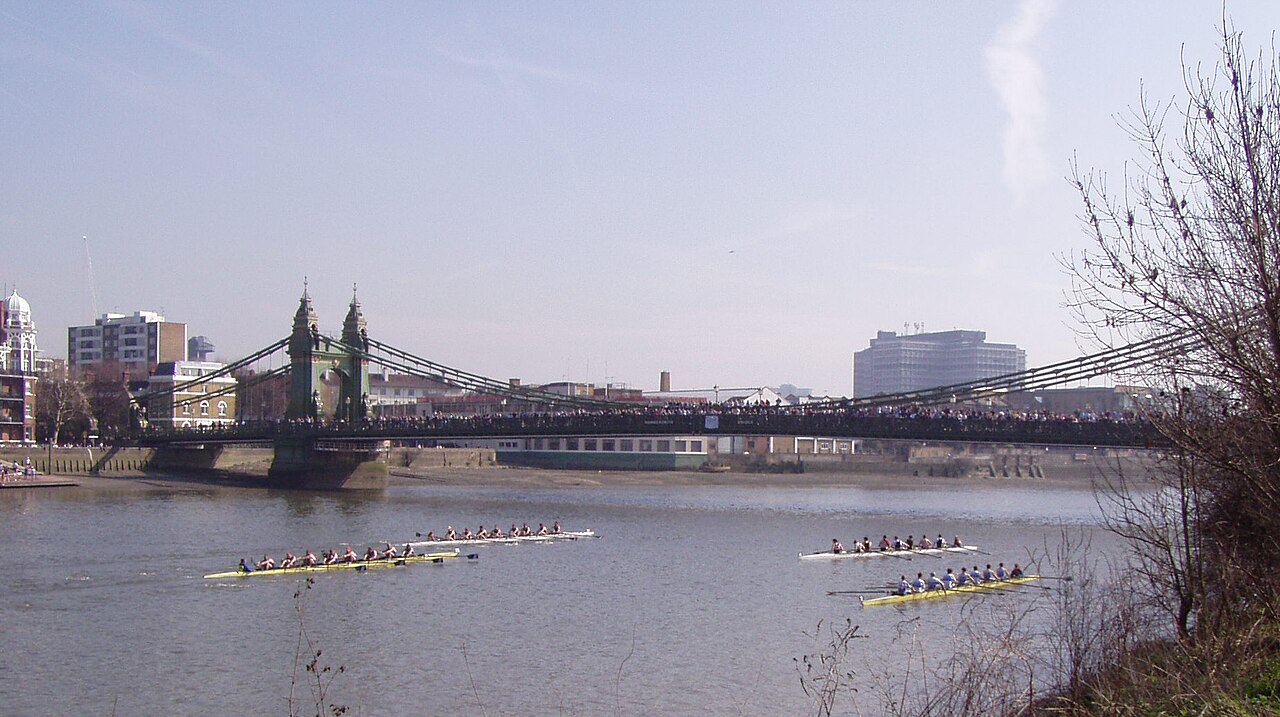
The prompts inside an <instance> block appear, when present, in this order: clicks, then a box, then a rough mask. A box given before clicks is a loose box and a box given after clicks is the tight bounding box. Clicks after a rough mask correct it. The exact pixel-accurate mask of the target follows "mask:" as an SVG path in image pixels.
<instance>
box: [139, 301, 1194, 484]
mask: <svg viewBox="0 0 1280 717" xmlns="http://www.w3.org/2000/svg"><path fill="white" fill-rule="evenodd" d="M1186 348H1187V341H1186V339H1184V338H1181V337H1179V336H1176V335H1168V336H1162V337H1157V338H1155V339H1152V340H1149V341H1145V342H1142V343H1140V344H1134V345H1131V346H1125V347H1121V348H1117V349H1111V350H1107V351H1102V352H1099V353H1096V354H1092V355H1089V356H1082V357H1080V358H1077V359H1072V360H1070V361H1063V362H1059V363H1055V364H1051V365H1049V366H1043V367H1039V368H1034V369H1031V370H1028V371H1023V372H1019V373H1013V374H1007V375H1003V376H996V377H991V378H987V379H982V380H980V381H973V382H966V383H960V384H954V385H949V386H940V387H936V388H931V389H928V390H924V391H914V392H908V393H900V394H893V395H882V396H875V397H869V398H859V399H840V400H832V401H824V402H811V403H808V404H804V405H803V406H768V405H761V406H735V407H725V406H718V405H705V404H704V405H697V404H695V405H688V404H670V405H649V404H637V403H636V402H634V401H619V400H606V399H601V398H598V397H594V396H593V397H587V396H577V395H566V394H565V393H559V392H552V391H548V390H545V389H543V388H540V387H537V386H525V385H520V384H517V383H514V382H510V381H502V380H497V379H492V378H488V377H485V376H481V375H479V374H475V373H471V372H468V371H464V370H460V369H456V368H452V367H449V366H445V365H443V364H440V363H438V362H435V361H432V360H429V359H426V358H423V357H420V356H417V355H415V354H413V353H411V352H410V351H406V350H404V349H400V348H396V347H394V346H391V345H389V344H386V343H384V342H381V341H378V340H376V339H373V338H371V337H370V336H369V333H368V327H367V323H366V321H365V318H364V315H363V313H362V311H361V308H360V303H359V301H358V300H357V299H356V298H355V296H354V295H353V297H352V300H351V304H350V307H349V310H348V312H347V315H346V317H345V319H344V321H343V324H342V331H341V333H340V334H339V335H337V336H332V335H328V334H325V333H323V332H322V331H321V330H320V328H319V321H318V318H317V315H316V312H315V310H314V308H313V306H312V304H311V299H310V296H309V295H308V293H307V292H306V291H305V290H304V291H303V295H302V297H301V299H300V301H299V306H298V309H297V312H296V313H295V314H294V319H293V327H292V331H291V332H290V334H289V335H288V336H286V337H285V338H282V339H280V340H278V341H275V342H273V343H271V344H270V345H268V346H266V347H263V348H262V349H259V350H257V351H255V352H253V353H251V354H249V355H247V356H245V357H244V358H242V359H239V360H238V361H233V362H231V363H228V364H225V365H224V366H223V367H222V368H220V369H218V370H216V371H211V372H209V373H206V374H204V375H202V376H198V377H193V378H191V379H190V380H186V381H181V382H176V383H175V384H173V385H172V386H169V387H167V388H166V389H165V390H164V391H162V392H157V393H152V394H144V395H140V396H137V397H135V402H136V405H137V407H138V411H139V414H140V415H141V416H142V417H143V419H144V420H143V421H142V423H143V424H145V427H144V428H143V429H142V430H140V431H139V433H138V434H137V435H136V436H135V437H134V441H135V442H136V443H137V444H139V445H143V446H148V447H152V448H156V449H157V455H159V456H164V457H166V458H168V459H172V457H173V456H175V455H177V456H184V458H183V459H182V460H184V461H187V462H188V463H190V461H192V460H193V457H194V461H195V463H196V464H198V463H200V462H201V461H207V460H210V459H211V457H213V456H216V455H217V454H218V452H220V451H221V450H223V449H224V448H225V447H227V446H245V445H255V446H266V445H270V446H272V447H273V448H274V456H275V457H274V460H273V463H272V467H271V471H270V479H271V480H272V481H274V482H277V483H279V484H282V485H304V486H312V487H334V486H359V485H364V484H368V485H377V484H378V483H380V482H383V481H385V466H384V464H385V456H386V453H387V451H388V449H389V447H390V446H391V445H396V444H399V445H405V444H419V445H420V444H422V442H423V441H430V442H433V443H434V444H435V445H440V444H442V443H450V442H452V443H453V444H461V445H483V444H484V442H486V441H487V442H490V444H491V445H495V446H497V447H499V448H505V449H507V450H508V451H509V452H513V451H520V452H523V457H525V458H538V457H540V458H542V459H548V458H549V457H551V456H552V455H553V454H554V455H559V456H560V457H561V458H563V457H564V456H565V455H569V454H572V455H571V456H570V457H572V458H575V459H577V460H576V461H570V462H568V463H564V464H563V465H567V466H574V465H581V466H583V467H586V466H593V467H594V466H599V467H696V466H697V465H698V464H699V463H705V462H706V461H707V460H708V456H709V455H714V450H713V446H715V445H717V443H718V442H722V441H724V440H734V439H739V440H741V439H742V438H743V437H756V438H760V439H761V440H763V439H764V438H765V437H768V438H769V440H770V441H773V440H775V439H788V440H791V443H790V445H791V446H792V447H795V446H796V445H798V443H797V441H802V440H804V441H816V440H825V441H830V440H838V439H909V440H916V441H955V442H986V443H997V444H1024V445H1058V446H1088V447H1098V446H1106V447H1154V446H1161V445H1163V444H1164V441H1163V440H1162V437H1161V436H1160V435H1159V434H1158V432H1156V431H1155V429H1154V428H1153V426H1152V425H1151V424H1150V423H1147V422H1144V421H1141V420H1132V419H1128V420H1116V419H1111V418H1094V419H1092V420H1080V419H1079V418H1078V417H1061V418H1053V417H1043V416H1040V417H1036V418H1035V419H1034V420H1029V419H1027V418H1026V417H1018V416H1016V415H1014V414H1010V413H1004V412H986V413H984V412H967V411H961V410H952V409H951V408H949V407H950V406H956V405H964V404H966V403H969V402H972V401H974V400H980V399H983V398H989V397H992V396H997V395H1000V394H1002V393H1005V392H1008V391H1015V390H1016V391H1030V390H1036V389H1043V388H1051V387H1055V386H1063V385H1066V384H1069V383H1072V382H1077V381H1080V380H1082V379H1087V378H1092V377H1096V376H1101V375H1107V374H1114V373H1117V372H1120V371H1124V370H1129V369H1133V368H1135V367H1139V366H1142V365H1144V364H1145V363H1149V362H1151V361H1152V360H1154V359H1156V358H1159V357H1161V356H1165V355H1169V354H1171V353H1175V352H1179V351H1185V350H1186ZM282 356H284V357H287V360H286V361H283V362H282V365H280V366H278V367H275V368H271V369H269V370H263V371H253V370H251V368H252V367H254V366H258V365H261V364H262V363H263V362H270V361H272V360H274V359H275V358H280V357H282ZM371 367H382V368H384V369H386V370H388V371H392V372H395V373H398V374H403V375H409V376H415V377H420V378H424V379H429V380H431V381H432V382H435V383H437V384H440V385H444V386H448V387H451V388H453V389H456V390H458V391H461V392H465V393H467V394H471V395H483V396H490V397H494V398H496V399H498V400H499V404H498V405H500V406H501V407H502V410H501V411H500V412H499V411H494V412H492V413H489V414H487V415H469V416H440V415H432V416H425V417H418V418H383V417H377V416H375V415H374V411H373V407H372V405H371V399H370V368H371ZM229 376H235V377H236V378H237V379H238V380H236V381H232V382H228V381H227V380H226V377H229ZM218 379H222V380H221V381H219V380H218ZM281 384H284V385H287V390H286V392H285V393H286V401H285V406H284V410H283V417H282V418H280V417H275V418H273V419H272V420H261V419H262V418H263V417H262V416H259V420H252V419H246V418H244V415H245V414H246V408H247V406H246V403H248V402H247V401H245V400H240V401H237V402H236V403H237V405H238V406H239V408H240V409H241V418H240V420H237V421H235V422H232V423H223V424H219V425H216V426H201V427H196V428H180V427H174V425H175V424H174V423H173V422H172V421H170V422H169V423H168V425H164V423H163V422H160V421H156V420H154V419H155V418H156V417H158V416H162V415H163V416H178V415H181V414H182V413H183V412H184V411H189V404H190V403H191V402H192V400H193V399H192V398H191V397H192V396H193V395H194V396H198V397H199V401H200V403H201V405H202V406H207V405H209V404H208V402H209V401H210V400H214V399H218V398H219V397H224V396H233V397H241V398H243V397H244V396H245V395H246V393H247V392H249V391H252V390H254V389H255V387H261V386H272V385H276V386H279V385H281ZM148 417H150V418H151V419H152V420H146V419H147V418H148ZM606 453H608V454H616V455H612V456H605V455H604V454H606ZM644 453H648V454H650V455H648V456H643V455H639V454H644ZM623 454H626V455H625V456H624V455H623ZM638 455H639V457H637V456H638ZM608 458H614V459H615V460H614V461H613V462H610V461H609V460H607V459H608ZM641 458H647V459H650V460H648V462H646V461H644V460H640V459H641ZM587 459H591V460H587ZM629 461H630V462H629ZM179 463H180V464H181V461H179ZM534 464H537V462H535V463H534ZM379 466H383V467H381V468H380V467H379Z"/></svg>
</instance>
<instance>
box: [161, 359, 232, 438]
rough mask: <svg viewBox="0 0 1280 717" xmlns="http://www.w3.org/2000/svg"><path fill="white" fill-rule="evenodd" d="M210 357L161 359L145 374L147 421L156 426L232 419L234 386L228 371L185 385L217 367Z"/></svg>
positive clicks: (209, 423)
mask: <svg viewBox="0 0 1280 717" xmlns="http://www.w3.org/2000/svg"><path fill="white" fill-rule="evenodd" d="M224 366H225V364H221V363H216V362H213V361H165V362H163V363H160V364H158V365H157V366H156V370H155V371H154V372H153V373H152V374H151V375H150V376H149V377H148V378H147V381H146V387H145V388H144V389H143V391H142V395H143V396H145V397H146V398H145V400H144V401H143V402H144V404H145V408H146V412H147V413H146V419H147V423H148V424H149V425H151V426H156V427H159V428H195V427H200V426H217V425H230V424H232V423H234V422H235V420H236V393H237V392H236V388H237V385H238V381H237V380H236V378H235V377H233V376H231V375H225V376H218V377H215V378H211V379H208V380H206V381H201V382H199V383H198V384H196V385H194V386H186V385H185V384H188V383H190V382H192V381H195V380H196V379H198V378H200V377H202V376H208V375H209V374H211V373H215V372H217V371H220V370H221V369H222V368H223V367H224Z"/></svg>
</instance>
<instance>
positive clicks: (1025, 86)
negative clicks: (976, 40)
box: [984, 0, 1055, 200]
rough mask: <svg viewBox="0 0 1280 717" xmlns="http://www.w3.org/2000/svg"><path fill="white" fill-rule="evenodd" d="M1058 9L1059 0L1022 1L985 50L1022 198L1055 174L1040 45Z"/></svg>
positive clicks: (1014, 183) (1011, 176)
mask: <svg viewBox="0 0 1280 717" xmlns="http://www.w3.org/2000/svg"><path fill="white" fill-rule="evenodd" d="M1054 9H1055V0H1022V2H1020V3H1019V4H1018V11H1017V14H1016V15H1014V17H1012V18H1011V19H1010V20H1009V21H1008V22H1006V23H1005V24H1004V25H1001V26H1000V29H999V30H997V31H996V36H995V38H994V39H992V41H991V43H990V44H988V45H987V47H986V48H985V50H984V54H985V56H986V60H987V75H988V77H990V78H991V84H992V85H993V86H994V87H995V90H996V94H997V95H999V97H1000V104H1001V106H1002V107H1003V108H1004V111H1005V113H1006V114H1007V115H1008V124H1007V125H1006V126H1005V129H1004V142H1003V145H1004V181H1005V184H1006V185H1008V187H1009V189H1010V190H1011V191H1012V192H1013V193H1014V196H1015V197H1017V198H1018V199H1019V200H1021V199H1023V198H1024V197H1025V196H1026V195H1027V193H1028V192H1029V191H1031V190H1032V189H1033V188H1034V186H1035V185H1037V184H1039V183H1041V182H1043V181H1044V180H1045V179H1046V178H1047V177H1048V176H1049V161H1048V158H1047V157H1046V155H1045V151H1044V148H1043V147H1042V146H1041V139H1042V133H1043V130H1044V125H1045V120H1046V117H1047V116H1048V107H1047V102H1046V101H1045V96H1044V73H1043V72H1042V71H1041V68H1040V61H1039V58H1038V56H1037V53H1036V49H1037V44H1038V41H1039V39H1040V33H1041V31H1042V30H1043V29H1044V27H1045V25H1046V23H1048V21H1049V19H1050V18H1051V17H1052V16H1053V12H1054Z"/></svg>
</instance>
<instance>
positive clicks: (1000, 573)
mask: <svg viewBox="0 0 1280 717" xmlns="http://www.w3.org/2000/svg"><path fill="white" fill-rule="evenodd" d="M996 579H997V580H1008V579H1009V571H1008V570H1005V569H1004V563H1000V564H999V565H997V566H996Z"/></svg>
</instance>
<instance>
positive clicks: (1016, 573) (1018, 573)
mask: <svg viewBox="0 0 1280 717" xmlns="http://www.w3.org/2000/svg"><path fill="white" fill-rule="evenodd" d="M1009 577H1011V578H1020V577H1022V566H1021V565H1018V564H1017V563H1014V564H1013V570H1010V571H1009Z"/></svg>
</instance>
